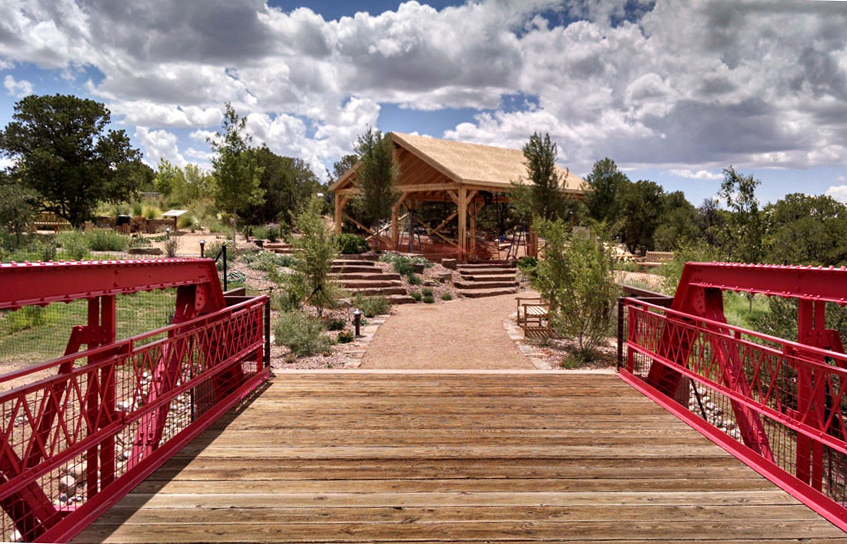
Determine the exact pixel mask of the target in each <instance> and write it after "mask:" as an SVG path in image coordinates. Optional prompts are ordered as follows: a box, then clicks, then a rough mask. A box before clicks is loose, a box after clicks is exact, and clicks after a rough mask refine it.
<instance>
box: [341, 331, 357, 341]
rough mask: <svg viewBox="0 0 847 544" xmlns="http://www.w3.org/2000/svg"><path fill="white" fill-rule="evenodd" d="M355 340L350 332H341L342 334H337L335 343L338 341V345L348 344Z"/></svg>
mask: <svg viewBox="0 0 847 544" xmlns="http://www.w3.org/2000/svg"><path fill="white" fill-rule="evenodd" d="M355 339H356V337H355V336H354V335H353V333H352V332H351V331H342V332H340V333H338V337H337V341H338V343H339V344H349V343H350V342H352V341H353V340H355Z"/></svg>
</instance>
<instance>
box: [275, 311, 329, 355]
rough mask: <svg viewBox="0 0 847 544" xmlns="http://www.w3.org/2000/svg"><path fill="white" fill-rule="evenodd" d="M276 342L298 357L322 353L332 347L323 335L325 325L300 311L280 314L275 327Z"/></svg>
mask: <svg viewBox="0 0 847 544" xmlns="http://www.w3.org/2000/svg"><path fill="white" fill-rule="evenodd" d="M274 341H275V342H276V344H277V345H283V346H286V347H288V349H290V350H291V353H293V354H294V355H295V356H296V357H308V356H310V355H314V354H316V353H321V352H323V351H326V350H327V349H329V347H330V345H331V342H330V339H329V338H328V337H327V336H326V335H324V333H323V323H322V322H321V321H320V320H319V319H315V318H314V317H310V316H309V315H307V314H306V313H304V312H300V311H289V312H282V313H280V315H279V317H278V318H277V320H276V324H275V325H274Z"/></svg>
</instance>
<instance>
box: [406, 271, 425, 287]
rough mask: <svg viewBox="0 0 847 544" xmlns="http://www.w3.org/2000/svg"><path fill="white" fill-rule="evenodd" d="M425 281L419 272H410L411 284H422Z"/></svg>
mask: <svg viewBox="0 0 847 544" xmlns="http://www.w3.org/2000/svg"><path fill="white" fill-rule="evenodd" d="M421 283H423V281H422V280H421V277H420V276H418V275H417V274H409V285H420V284H421Z"/></svg>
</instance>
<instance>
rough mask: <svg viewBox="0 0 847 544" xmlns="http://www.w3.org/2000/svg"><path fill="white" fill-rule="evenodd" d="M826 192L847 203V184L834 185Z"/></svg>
mask: <svg viewBox="0 0 847 544" xmlns="http://www.w3.org/2000/svg"><path fill="white" fill-rule="evenodd" d="M826 194H827V196H831V197H832V198H834V199H835V200H837V201H838V202H843V203H844V204H847V185H833V186H832V187H830V188H829V189H827V190H826Z"/></svg>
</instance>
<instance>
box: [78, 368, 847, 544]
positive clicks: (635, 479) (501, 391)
mask: <svg viewBox="0 0 847 544" xmlns="http://www.w3.org/2000/svg"><path fill="white" fill-rule="evenodd" d="M845 539H847V535H845V534H844V533H843V532H841V531H840V530H838V529H837V528H835V527H834V526H832V525H831V524H829V523H828V522H826V521H824V520H823V519H822V518H820V517H818V516H817V515H816V514H815V513H814V512H812V511H811V510H810V509H808V508H807V507H805V506H803V505H802V504H800V503H798V502H797V501H796V500H794V499H793V498H791V497H790V496H789V495H788V494H786V493H784V492H783V491H781V490H779V489H778V488H776V487H775V486H774V485H773V484H771V483H769V482H768V481H766V480H764V479H763V478H761V477H760V476H758V475H757V474H756V473H755V472H753V471H752V470H751V469H748V468H747V467H745V466H744V465H742V464H741V463H740V462H739V461H736V460H735V459H734V458H733V457H731V456H730V455H729V454H727V453H725V452H724V451H723V450H722V449H720V448H718V447H717V446H715V445H713V444H712V443H711V442H709V441H708V440H706V439H705V438H703V437H702V436H701V435H700V434H698V433H697V432H695V431H693V430H692V429H690V428H689V427H687V426H686V425H685V424H683V423H681V422H680V421H678V420H677V419H675V418H674V417H673V416H671V415H669V414H668V413H666V412H665V411H664V410H663V409H662V408H660V407H659V406H657V405H655V404H653V403H652V402H651V401H649V400H648V399H646V398H644V397H643V396H641V395H640V394H639V393H637V392H636V391H634V390H632V389H631V388H629V387H628V386H627V385H626V384H624V383H623V382H622V381H620V380H619V379H618V378H616V377H615V376H611V375H574V374H568V375H563V374H540V373H537V372H533V373H477V374H458V373H456V374H450V373H419V374H408V373H352V372H344V373H323V374H321V373H281V374H280V375H279V376H278V377H277V378H275V380H274V382H273V383H272V384H271V385H270V386H269V387H268V388H267V389H266V390H264V391H263V392H262V393H261V394H260V395H257V396H256V397H255V398H254V399H253V400H252V401H251V402H248V403H245V405H244V406H243V407H241V408H240V409H239V410H237V411H236V412H233V413H231V414H228V415H227V416H225V417H224V418H223V419H222V420H220V421H219V422H218V423H217V424H216V425H215V426H214V427H213V428H212V429H210V430H208V431H206V432H205V433H204V434H202V435H201V436H200V437H198V438H197V439H196V440H195V441H194V442H192V443H191V444H190V445H189V446H188V447H186V448H185V449H184V450H183V451H181V452H180V453H179V454H178V455H177V456H176V457H175V458H174V459H172V460H170V461H169V462H168V463H167V464H166V465H165V466H164V467H162V468H161V469H160V470H159V471H158V472H156V473H155V474H153V475H152V476H151V477H150V478H148V479H147V480H146V481H145V482H143V483H142V484H141V485H140V486H139V487H137V488H136V489H135V490H134V491H133V492H132V493H131V494H129V495H128V496H127V497H125V498H124V499H123V500H121V501H120V502H119V503H118V504H116V505H115V506H114V507H113V508H112V509H111V510H109V511H108V512H107V513H106V514H104V515H103V516H102V517H101V518H100V519H99V520H98V521H97V522H96V523H95V524H94V525H92V526H90V527H89V528H88V529H86V530H85V531H84V532H83V533H82V534H80V535H79V536H78V538H77V541H78V542H101V541H107V542H164V541H170V542H195V541H204V542H255V541H271V542H305V541H309V542H372V541H390V542H402V541H417V542H472V541H485V542H500V541H511V542H540V541H544V542H600V541H602V542H608V541H613V542H682V541H685V542H688V541H689V540H691V541H696V542H698V543H700V544H707V543H711V542H739V543H740V542H749V543H752V542H756V543H759V544H765V543H768V544H773V543H776V542H795V541H796V542H799V541H802V542H832V543H835V542H844V541H845Z"/></svg>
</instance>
